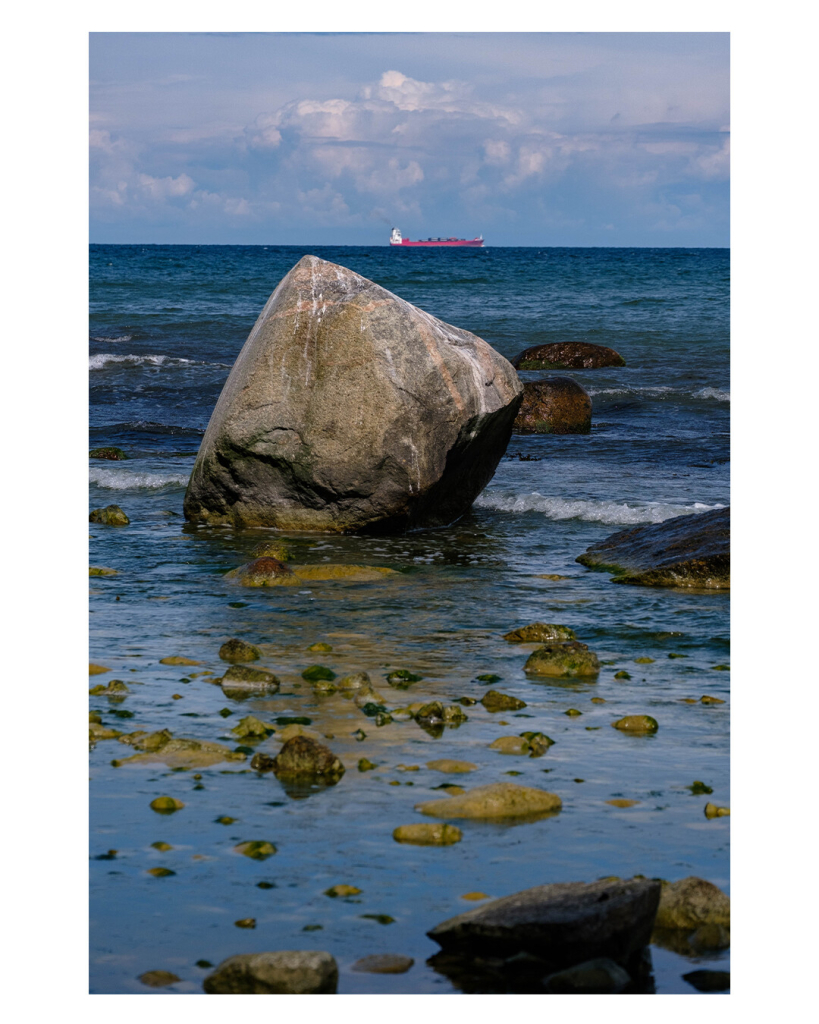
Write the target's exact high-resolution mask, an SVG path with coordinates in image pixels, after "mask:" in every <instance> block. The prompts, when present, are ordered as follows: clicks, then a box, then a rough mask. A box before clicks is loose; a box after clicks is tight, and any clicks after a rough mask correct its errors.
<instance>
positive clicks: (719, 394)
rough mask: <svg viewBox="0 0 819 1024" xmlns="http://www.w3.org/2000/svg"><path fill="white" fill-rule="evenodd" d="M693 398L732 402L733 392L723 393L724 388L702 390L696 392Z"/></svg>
mask: <svg viewBox="0 0 819 1024" xmlns="http://www.w3.org/2000/svg"><path fill="white" fill-rule="evenodd" d="M692 397H693V398H715V399H716V400H717V401H718V402H730V401H731V392H730V391H723V390H722V388H701V389H700V390H699V391H695V392H694V394H693V396H692Z"/></svg>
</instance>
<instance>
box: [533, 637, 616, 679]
mask: <svg viewBox="0 0 819 1024" xmlns="http://www.w3.org/2000/svg"><path fill="white" fill-rule="evenodd" d="M523 671H524V672H528V673H529V674H530V675H534V676H556V677H562V678H568V679H572V678H574V677H576V676H596V675H598V674H599V672H600V662H599V661H598V658H597V655H596V654H595V653H594V651H590V650H589V648H588V645H587V644H581V643H580V641H579V640H570V641H569V642H568V643H565V644H546V646H545V647H538V649H537V650H536V651H532V653H531V654H530V655H529V658H528V659H527V661H526V664H525V665H524V666H523Z"/></svg>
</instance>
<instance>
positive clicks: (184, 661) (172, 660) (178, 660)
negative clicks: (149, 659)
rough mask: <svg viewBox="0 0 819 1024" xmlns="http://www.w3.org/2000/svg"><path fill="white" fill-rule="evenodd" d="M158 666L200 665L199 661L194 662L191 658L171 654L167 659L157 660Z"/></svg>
mask: <svg viewBox="0 0 819 1024" xmlns="http://www.w3.org/2000/svg"><path fill="white" fill-rule="evenodd" d="M159 664H160V665H201V664H202V662H201V661H194V659H193V658H184V657H182V655H180V654H171V655H169V656H168V657H167V658H160V659H159Z"/></svg>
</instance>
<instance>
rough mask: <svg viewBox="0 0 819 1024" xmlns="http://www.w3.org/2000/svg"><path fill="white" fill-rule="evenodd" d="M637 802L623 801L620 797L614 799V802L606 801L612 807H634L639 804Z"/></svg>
mask: <svg viewBox="0 0 819 1024" xmlns="http://www.w3.org/2000/svg"><path fill="white" fill-rule="evenodd" d="M639 802H640V801H639V800H625V799H623V798H621V797H616V798H615V799H614V800H607V801H606V803H607V804H611V806H612V807H636V806H637V804H639Z"/></svg>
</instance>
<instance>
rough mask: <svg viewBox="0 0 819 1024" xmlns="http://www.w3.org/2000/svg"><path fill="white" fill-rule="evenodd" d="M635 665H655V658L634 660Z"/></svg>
mask: <svg viewBox="0 0 819 1024" xmlns="http://www.w3.org/2000/svg"><path fill="white" fill-rule="evenodd" d="M634 664H635V665H653V664H654V659H653V658H635V659H634Z"/></svg>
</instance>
